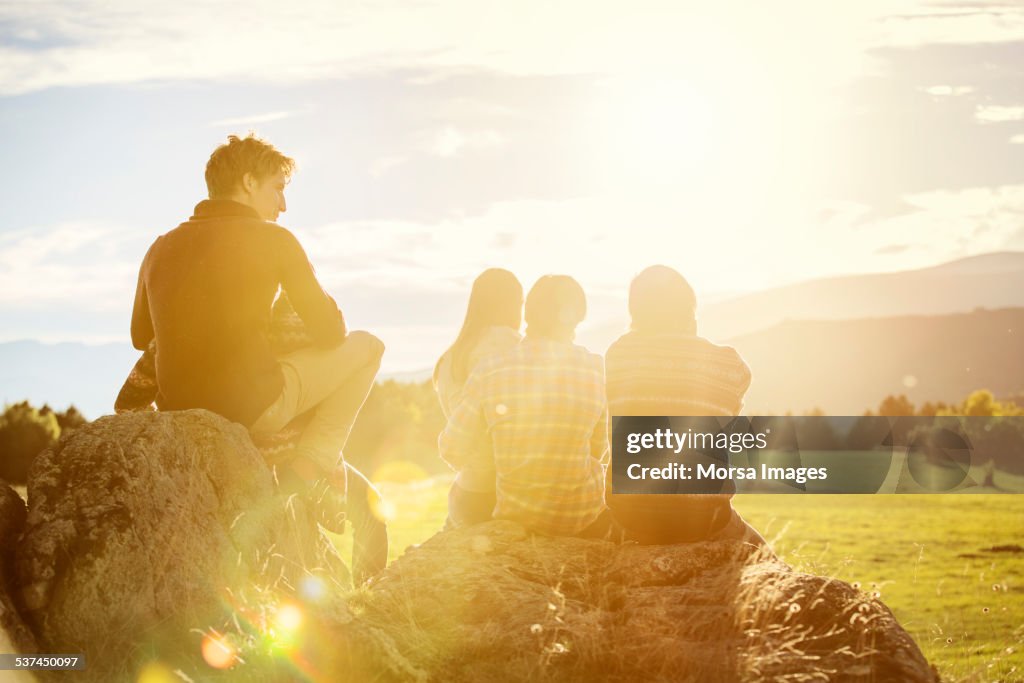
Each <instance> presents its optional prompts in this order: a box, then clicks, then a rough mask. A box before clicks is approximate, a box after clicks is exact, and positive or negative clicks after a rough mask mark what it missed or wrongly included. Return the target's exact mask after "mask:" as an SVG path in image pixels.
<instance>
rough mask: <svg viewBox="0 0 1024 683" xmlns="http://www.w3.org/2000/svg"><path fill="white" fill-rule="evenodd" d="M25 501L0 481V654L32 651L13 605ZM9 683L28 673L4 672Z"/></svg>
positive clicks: (19, 682) (26, 680)
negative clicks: (15, 563) (17, 548)
mask: <svg viewBox="0 0 1024 683" xmlns="http://www.w3.org/2000/svg"><path fill="white" fill-rule="evenodd" d="M25 514H26V512H25V501H23V500H22V499H21V497H20V496H19V495H18V494H17V492H15V491H14V489H12V488H11V487H10V486H8V485H7V484H6V483H5V482H4V481H3V480H2V479H0V653H16V652H35V651H36V650H37V647H38V645H37V644H36V639H35V636H34V635H33V634H32V631H30V630H29V628H28V627H27V626H26V625H25V622H24V621H22V618H21V615H20V614H19V613H18V611H17V609H16V608H15V606H14V599H13V588H14V564H13V562H14V548H15V545H16V543H17V541H18V537H19V536H20V535H21V532H22V531H23V530H24V528H25ZM4 675H5V676H6V677H7V678H4V679H3V680H5V681H7V680H8V679H10V683H30V682H31V681H33V680H34V677H33V676H32V674H31V673H29V672H27V671H22V672H5V674H4Z"/></svg>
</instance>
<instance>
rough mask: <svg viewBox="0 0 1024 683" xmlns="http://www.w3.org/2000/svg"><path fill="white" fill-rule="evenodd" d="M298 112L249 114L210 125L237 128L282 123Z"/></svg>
mask: <svg viewBox="0 0 1024 683" xmlns="http://www.w3.org/2000/svg"><path fill="white" fill-rule="evenodd" d="M296 113H298V112H294V111H270V112H267V113H265V114H248V115H246V116H237V117H234V118H227V119H218V120H216V121H210V123H209V124H207V125H209V126H210V127H211V128H215V127H221V126H226V127H237V126H251V125H255V124H258V123H270V122H271V121H281V120H283V119H289V118H291V117H293V116H295V114H296Z"/></svg>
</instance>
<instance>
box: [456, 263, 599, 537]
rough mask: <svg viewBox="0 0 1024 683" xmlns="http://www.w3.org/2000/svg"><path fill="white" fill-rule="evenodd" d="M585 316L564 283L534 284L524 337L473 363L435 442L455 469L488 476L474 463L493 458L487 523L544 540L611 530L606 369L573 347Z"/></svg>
mask: <svg viewBox="0 0 1024 683" xmlns="http://www.w3.org/2000/svg"><path fill="white" fill-rule="evenodd" d="M586 310H587V302H586V297H585V296H584V294H583V289H582V288H581V287H580V285H579V284H578V283H577V282H576V281H575V280H573V279H572V278H571V277H568V276H566V275H546V276H544V277H542V278H541V279H540V280H538V281H537V283H536V284H535V285H534V286H533V289H531V290H530V293H529V295H528V296H527V297H526V311H525V318H526V336H525V338H524V339H523V340H522V341H521V342H520V343H518V344H516V345H515V346H513V347H511V348H510V349H506V350H504V351H501V352H498V353H496V354H495V355H492V356H490V357H486V358H483V359H481V360H480V361H479V362H478V363H477V365H476V367H475V368H474V370H473V372H472V374H471V375H470V377H469V380H468V381H467V383H466V387H465V389H464V398H463V400H462V402H461V404H460V405H459V406H458V408H457V409H456V410H455V412H454V413H453V414H452V416H451V418H450V420H449V421H448V425H447V426H446V427H445V430H444V431H443V432H442V434H441V436H440V438H439V443H438V445H439V449H440V453H441V457H442V458H444V460H445V461H446V462H448V463H449V464H450V465H451V466H452V467H453V468H455V469H456V470H458V469H460V468H462V467H464V466H468V465H473V466H474V467H477V468H478V469H485V468H484V467H482V466H481V463H477V462H475V461H474V459H477V458H482V457H488V455H487V454H488V453H493V459H494V466H493V468H494V470H495V472H496V479H497V480H496V493H497V503H496V505H495V507H494V517H495V518H497V519H509V520H513V521H516V522H519V523H520V524H522V525H523V526H525V527H527V528H529V529H531V530H533V531H537V532H541V533H546V534H553V535H564V536H585V537H599V536H604V535H606V533H608V532H609V531H610V529H609V527H610V524H611V516H610V513H609V512H608V511H607V509H606V508H605V505H604V476H603V471H602V462H603V461H604V460H605V458H606V457H607V453H608V428H607V419H608V413H607V407H606V404H605V398H604V367H603V362H602V360H601V357H600V356H598V355H596V354H593V353H590V352H589V351H587V350H586V349H585V348H583V347H581V346H577V345H575V344H573V343H572V341H573V338H574V336H575V331H576V326H577V325H578V324H579V323H580V322H581V321H582V320H583V318H584V316H585V315H586ZM488 446H489V448H488Z"/></svg>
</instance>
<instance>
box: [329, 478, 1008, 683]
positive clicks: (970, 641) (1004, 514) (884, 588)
mask: <svg viewBox="0 0 1024 683" xmlns="http://www.w3.org/2000/svg"><path fill="white" fill-rule="evenodd" d="M447 486H448V481H447V480H445V479H433V480H422V481H417V482H409V483H404V484H384V485H382V487H381V488H382V490H383V492H384V495H385V496H386V497H387V499H388V507H390V509H389V510H388V512H389V513H390V514H391V517H392V519H391V526H390V528H391V538H392V547H391V557H392V559H393V558H395V557H397V556H398V555H400V554H401V553H402V551H403V550H404V549H405V548H406V547H407V546H409V545H410V544H413V543H421V542H423V541H425V540H426V539H427V538H429V537H430V536H431V535H432V534H434V533H435V532H436V531H437V530H438V529H440V527H441V525H442V524H443V522H444V517H445V511H446V505H447V500H446V494H447ZM735 503H736V507H737V509H738V510H739V511H740V512H741V513H742V514H743V516H744V517H746V518H747V520H749V521H750V522H751V523H752V524H753V525H754V526H755V527H756V528H757V529H758V530H760V531H761V532H762V534H763V535H764V536H765V537H766V538H767V539H769V541H771V542H772V545H773V547H774V548H775V550H776V552H778V553H779V554H780V555H781V557H782V558H783V559H784V560H786V561H787V562H789V563H790V564H791V565H793V567H795V568H796V569H798V570H800V571H806V572H811V573H815V574H821V575H826V576H833V577H836V578H839V579H842V580H845V581H849V582H851V583H853V582H859V584H860V586H861V588H862V589H863V590H865V591H876V590H877V591H879V592H880V593H881V599H882V601H883V602H885V603H886V604H887V605H888V606H889V607H890V608H891V609H892V611H893V612H894V613H895V615H896V617H897V619H899V621H900V623H901V624H902V625H903V626H904V627H905V628H906V629H907V630H908V631H909V632H910V634H911V635H912V636H913V637H914V638H915V639H916V640H917V642H918V644H919V645H920V647H921V649H922V650H923V651H924V653H925V656H926V657H927V658H928V660H929V661H931V662H932V663H933V664H935V665H936V666H937V667H938V668H939V670H940V672H941V673H942V676H943V680H948V681H964V682H967V681H971V682H975V681H977V682H978V683H981V682H989V681H991V682H994V681H1003V682H1006V681H1024V552H1009V551H1007V552H991V551H989V550H987V549H988V548H991V547H993V546H1000V545H1014V544H1022V543H1024V541H1022V539H1024V496H1018V495H998V494H988V495H861V496H855V495H845V496H841V495H818V496H796V495H748V496H738V497H737V498H736V500H735ZM348 540H349V539H348V538H347V537H341V538H340V539H339V541H340V542H341V544H342V545H345V543H346V541H348ZM343 552H346V553H347V548H345V549H344V550H343ZM346 557H347V555H346Z"/></svg>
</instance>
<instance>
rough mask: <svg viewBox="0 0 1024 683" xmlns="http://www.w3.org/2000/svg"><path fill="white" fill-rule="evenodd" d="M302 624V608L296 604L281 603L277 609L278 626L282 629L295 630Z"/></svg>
mask: <svg viewBox="0 0 1024 683" xmlns="http://www.w3.org/2000/svg"><path fill="white" fill-rule="evenodd" d="M301 625H302V610H301V609H299V608H298V606H296V605H292V604H286V605H281V607H280V608H278V610H277V626H278V628H280V629H281V630H282V631H286V632H288V631H294V630H295V629H297V628H299V626H301Z"/></svg>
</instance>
